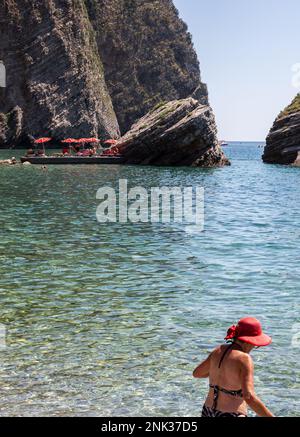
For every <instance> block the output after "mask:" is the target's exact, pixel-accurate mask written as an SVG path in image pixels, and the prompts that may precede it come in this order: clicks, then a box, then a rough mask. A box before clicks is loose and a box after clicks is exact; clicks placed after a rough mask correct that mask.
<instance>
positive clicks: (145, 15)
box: [86, 0, 208, 133]
mask: <svg viewBox="0 0 300 437" xmlns="http://www.w3.org/2000/svg"><path fill="white" fill-rule="evenodd" d="M86 4H87V9H88V11H89V15H90V19H91V22H92V24H93V27H94V29H95V32H96V39H97V43H98V47H99V52H100V54H101V59H102V62H103V65H104V71H105V77H106V82H107V86H108V89H109V91H110V95H111V98H112V101H113V104H114V108H115V111H116V114H117V118H118V121H119V125H120V128H121V131H122V133H124V132H127V131H128V130H129V129H130V127H131V126H132V124H133V123H134V122H135V121H136V120H138V119H139V118H140V117H142V116H143V115H145V114H146V113H147V112H148V111H150V110H151V109H152V108H153V107H154V106H155V105H156V104H158V103H160V102H162V101H171V100H177V99H184V98H186V97H190V96H193V97H195V98H196V99H197V100H199V101H200V102H201V103H202V104H204V105H207V104H208V93H207V87H206V85H205V84H203V83H202V82H201V77H200V68H199V62H198V59H197V55H196V52H195V50H194V47H193V44H192V39H191V35H190V34H189V33H188V32H187V26H186V24H185V23H184V22H183V21H182V20H181V19H180V18H179V16H178V11H177V10H176V8H175V7H174V5H173V2H172V1H171V0H156V1H153V0H87V1H86Z"/></svg>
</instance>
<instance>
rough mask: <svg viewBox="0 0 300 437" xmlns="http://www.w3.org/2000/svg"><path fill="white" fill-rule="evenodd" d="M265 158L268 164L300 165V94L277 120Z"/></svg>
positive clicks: (270, 134)
mask: <svg viewBox="0 0 300 437" xmlns="http://www.w3.org/2000/svg"><path fill="white" fill-rule="evenodd" d="M263 160H264V162H266V163H268V164H285V165H291V164H292V165H297V166H298V165H300V163H299V161H300V94H299V95H298V96H297V97H296V98H295V99H294V100H293V102H292V104H291V105H290V106H288V107H287V108H286V109H285V110H284V111H283V112H282V113H281V114H280V115H279V116H278V117H277V119H276V120H275V123H274V125H273V127H272V129H271V130H270V133H269V135H268V137H267V144H266V147H265V151H264V155H263Z"/></svg>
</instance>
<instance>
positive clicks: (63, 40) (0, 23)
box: [0, 0, 119, 145]
mask: <svg viewBox="0 0 300 437" xmlns="http://www.w3.org/2000/svg"><path fill="white" fill-rule="evenodd" d="M0 59H2V60H3V62H4V65H5V67H6V72H7V75H6V76H7V87H6V88H0V143H2V144H7V145H16V144H18V143H20V142H23V141H24V140H25V139H26V135H28V134H31V135H33V136H40V135H42V136H44V135H47V136H53V137H56V138H59V137H68V136H71V135H72V136H76V137H81V136H85V135H87V134H89V135H90V134H91V136H96V135H97V136H98V135H99V136H100V135H101V136H102V137H103V136H106V137H111V136H118V135H119V127H118V123H117V119H116V116H115V113H114V110H113V106H112V102H111V99H110V95H109V93H108V90H107V87H106V83H105V78H104V71H103V66H102V63H101V59H100V57H99V53H98V48H97V45H96V41H95V37H94V31H93V29H92V26H91V24H90V21H89V17H88V14H87V11H86V7H85V3H84V1H83V0H76V1H75V0H74V1H72V0H67V1H66V0H52V1H50V0H38V1H32V0H0Z"/></svg>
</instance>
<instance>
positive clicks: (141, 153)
mask: <svg viewBox="0 0 300 437" xmlns="http://www.w3.org/2000/svg"><path fill="white" fill-rule="evenodd" d="M216 138H217V136H216V124H215V118H214V115H213V112H212V110H211V108H210V107H209V106H207V105H201V104H200V103H199V102H198V101H197V100H195V99H193V98H191V97H190V98H187V99H184V100H175V101H173V102H168V103H166V104H161V105H158V107H157V108H155V109H154V110H152V111H151V112H150V113H149V114H147V115H146V116H144V117H142V118H141V119H140V120H139V121H138V122H137V123H136V124H135V125H133V126H132V129H131V130H130V131H129V132H128V133H127V134H126V135H124V136H123V137H122V138H121V139H120V140H119V143H118V148H119V150H120V152H121V153H122V155H123V156H124V158H125V161H126V162H127V163H129V164H139V165H158V166H178V165H186V166H194V167H217V166H223V165H229V161H228V159H227V158H226V157H225V155H224V153H223V151H222V150H221V148H220V147H219V143H218V141H217V140H216Z"/></svg>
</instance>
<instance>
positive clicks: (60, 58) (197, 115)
mask: <svg viewBox="0 0 300 437" xmlns="http://www.w3.org/2000/svg"><path fill="white" fill-rule="evenodd" d="M0 60H2V61H3V62H4V65H5V67H6V71H7V75H6V79H7V87H6V88H0V147H1V146H10V147H11V146H21V147H24V146H25V147H26V146H27V144H28V145H29V144H30V141H32V137H39V136H47V137H53V138H54V140H58V139H62V138H66V137H75V138H77V137H83V136H84V137H87V136H88V137H94V136H97V137H99V138H101V139H103V138H104V139H106V138H107V137H113V138H119V136H120V131H121V132H122V133H124V132H125V131H127V130H128V129H130V127H131V125H132V124H133V123H134V122H136V121H137V120H138V119H139V118H140V117H143V116H144V115H145V114H146V113H148V112H149V111H150V110H151V109H152V108H153V107H155V106H157V105H158V106H160V109H157V110H156V111H153V112H152V113H151V114H150V115H147V116H146V117H145V118H142V120H141V121H140V122H138V123H137V124H136V125H135V126H134V128H133V130H131V131H130V133H129V134H128V136H126V137H125V138H130V136H131V134H132V132H136V131H138V135H140V131H142V136H141V138H143V139H144V140H145V142H146V143H147V144H149V139H151V140H152V141H153V142H154V143H153V146H151V147H150V144H149V151H150V156H148V157H147V156H145V151H146V149H145V147H144V145H143V144H144V143H143V144H142V143H141V144H140V151H138V150H136V146H135V145H136V144H137V143H132V142H131V144H132V148H126V150H125V153H126V156H128V161H132V153H133V152H132V151H133V150H135V156H136V158H135V160H137V161H141V162H143V163H146V162H148V163H153V164H160V165H164V164H166V165H167V164H172V165H173V164H174V165H179V164H181V163H182V164H187V165H221V164H222V163H224V162H226V159H225V158H224V155H223V153H222V151H221V150H220V149H219V147H218V145H217V135H216V126H215V121H214V117H213V114H212V110H211V108H210V107H209V104H208V93H207V88H206V85H205V84H203V83H202V82H201V77H200V68H199V62H198V60H197V56H196V53H195V50H194V48H193V44H192V41H191V36H190V34H189V33H188V32H187V26H186V25H185V23H184V22H183V21H182V20H180V18H179V16H178V12H177V10H176V8H175V7H174V5H173V3H172V1H171V0H155V1H153V0H0ZM1 65H2V64H1ZM187 98H188V100H186V101H184V102H178V100H182V99H187ZM170 101H171V103H169V104H168V103H166V104H165V102H170ZM176 101H177V103H176ZM177 105H178V107H177ZM162 108H164V109H162ZM174 109H175V110H174ZM144 123H148V124H149V126H152V128H151V129H149V128H148V130H146V131H145V130H144V129H142V128H141V127H142V125H143V124H144ZM145 134H146V136H145ZM177 135H178V138H176V136H177ZM168 140H169V141H170V144H167V141H168ZM126 141H127V140H126ZM150 149H151V150H150ZM158 153H161V156H160V157H159V156H157V154H158ZM168 153H170V156H169V157H168V156H167V154H168ZM185 154H186V155H185Z"/></svg>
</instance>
